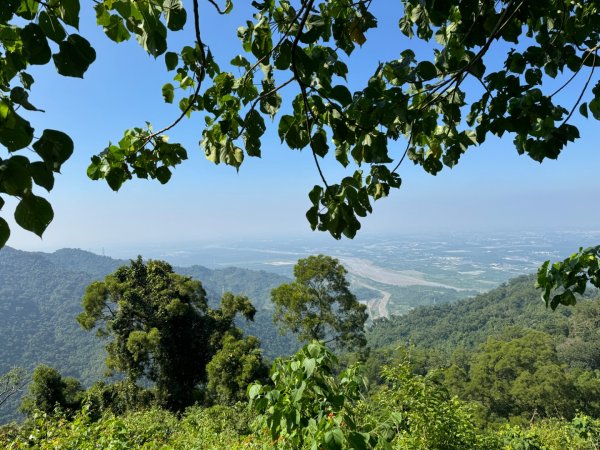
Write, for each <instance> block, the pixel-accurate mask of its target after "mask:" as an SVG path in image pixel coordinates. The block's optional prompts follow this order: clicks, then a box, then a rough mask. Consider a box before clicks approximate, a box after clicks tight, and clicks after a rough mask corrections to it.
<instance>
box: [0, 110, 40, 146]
mask: <svg viewBox="0 0 600 450" xmlns="http://www.w3.org/2000/svg"><path fill="white" fill-rule="evenodd" d="M32 140H33V128H32V127H31V125H30V124H29V122H28V121H26V120H25V119H23V118H22V117H21V116H19V115H18V114H17V113H16V112H14V111H13V109H12V106H11V105H10V104H9V103H8V100H4V99H3V100H1V101H0V144H2V145H4V146H5V147H6V149H7V150H8V151H9V152H14V151H16V150H20V149H22V148H25V147H27V146H28V145H29V144H30V143H31V141H32Z"/></svg>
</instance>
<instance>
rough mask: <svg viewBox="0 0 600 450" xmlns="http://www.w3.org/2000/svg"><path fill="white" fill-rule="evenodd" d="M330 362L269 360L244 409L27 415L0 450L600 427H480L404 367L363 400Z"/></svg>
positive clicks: (446, 440) (410, 444) (365, 444)
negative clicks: (267, 372)
mask: <svg viewBox="0 0 600 450" xmlns="http://www.w3.org/2000/svg"><path fill="white" fill-rule="evenodd" d="M337 371H338V367H337V361H336V358H335V356H334V355H333V354H332V353H331V352H330V351H329V350H327V348H326V347H324V346H323V345H322V344H320V343H318V342H313V343H311V344H308V345H307V346H305V347H304V348H303V349H301V350H300V351H299V352H298V353H297V354H296V355H294V356H293V357H291V358H288V359H283V360H281V359H280V360H277V361H276V362H275V364H274V365H273V368H272V370H271V383H270V384H254V385H252V386H251V387H250V388H249V395H250V398H251V400H250V406H251V408H250V409H249V408H248V407H247V406H246V405H244V404H242V403H238V404H237V405H235V406H214V407H211V408H200V407H196V406H194V407H191V408H188V409H187V410H186V411H185V413H184V414H183V415H182V416H181V417H180V418H178V417H176V416H175V415H173V414H172V413H170V412H167V411H165V410H162V409H149V410H145V411H138V412H129V413H127V414H125V415H114V414H112V413H106V414H104V415H103V416H101V417H99V418H97V417H94V414H92V411H91V405H90V404H89V403H86V404H85V405H84V407H83V409H82V410H81V411H80V412H78V413H77V414H76V415H75V416H74V417H73V418H72V419H69V418H66V417H65V416H62V415H61V414H60V412H58V413H57V414H54V415H48V414H44V413H36V414H34V415H33V416H32V417H31V419H30V420H29V421H27V422H25V423H24V424H23V425H21V426H16V425H9V426H5V427H2V428H0V445H1V446H2V447H3V448H7V449H17V448H38V449H50V448H61V449H94V448H114V449H129V448H148V449H150V448H161V449H195V448H206V449H222V448H233V449H244V448H253V449H271V448H280V449H301V448H302V449H328V450H332V449H372V448H382V449H386V448H387V449H425V448H427V449H432V450H436V449H439V450H441V449H465V448H469V449H489V450H494V449H498V450H500V449H522V448H529V449H539V450H542V449H556V450H558V449H564V448H569V449H573V450H577V449H581V450H583V449H591V448H596V446H597V445H598V444H599V443H600V421H598V420H595V419H591V418H589V417H586V416H582V415H579V416H577V417H575V419H573V420H572V421H571V422H565V421H561V420H557V419H550V420H542V421H539V422H536V423H535V424H534V425H532V426H531V427H527V428H520V427H518V426H509V425H506V426H504V427H502V428H500V429H495V430H494V429H483V430H482V429H480V428H479V427H477V426H476V425H475V423H474V419H473V413H472V410H471V408H470V407H469V406H468V405H466V404H464V403H462V402H460V401H459V400H457V399H456V398H455V397H451V396H450V395H449V394H448V392H447V391H446V390H445V389H444V388H443V387H442V386H441V385H440V384H439V383H438V382H437V381H436V379H435V376H421V375H416V374H414V373H413V372H412V371H411V369H410V367H409V366H408V365H406V364H400V365H398V366H391V367H388V368H386V369H384V371H383V376H384V379H385V384H384V385H383V386H382V387H381V388H379V389H378V390H375V391H372V392H369V391H368V390H367V389H366V386H365V383H364V378H363V377H362V376H361V369H360V366H352V367H350V368H348V369H346V370H344V371H342V372H341V373H339V374H338V375H336V373H337Z"/></svg>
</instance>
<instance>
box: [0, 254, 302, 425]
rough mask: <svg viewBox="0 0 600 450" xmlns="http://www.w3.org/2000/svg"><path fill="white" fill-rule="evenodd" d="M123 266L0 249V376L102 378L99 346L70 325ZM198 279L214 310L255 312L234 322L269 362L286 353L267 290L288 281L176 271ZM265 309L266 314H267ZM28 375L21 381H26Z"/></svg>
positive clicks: (6, 411) (288, 342) (9, 404)
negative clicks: (96, 288) (232, 300)
mask: <svg viewBox="0 0 600 450" xmlns="http://www.w3.org/2000/svg"><path fill="white" fill-rule="evenodd" d="M125 263H126V261H123V260H116V259H112V258H108V257H104V256H99V255H94V254H92V253H89V252H85V251H81V250H74V249H63V250H58V251H57V252H54V253H32V252H23V251H18V250H14V249H11V248H9V247H4V248H3V249H2V250H0V342H1V343H2V345H0V375H1V374H4V373H6V372H8V371H9V370H10V369H11V368H12V367H13V366H20V367H23V369H25V370H26V372H28V373H29V374H31V373H32V371H33V369H34V368H35V367H36V366H37V365H39V364H46V365H48V366H51V367H53V368H55V369H57V370H58V371H59V372H60V373H61V374H62V375H63V376H65V377H75V378H77V379H78V380H80V381H81V382H82V384H83V385H84V386H86V387H88V386H90V385H92V384H93V383H94V382H96V381H98V380H100V379H102V378H103V374H104V363H103V360H104V358H105V357H106V355H105V352H104V348H103V347H104V344H103V342H102V341H101V340H99V339H97V338H95V337H94V335H93V333H87V332H85V331H84V330H83V329H82V328H81V327H80V326H79V325H78V324H77V322H76V320H75V318H76V316H77V314H79V313H80V312H81V298H82V296H83V294H84V292H85V287H86V286H87V285H89V284H90V283H92V282H93V281H95V280H98V279H101V278H104V277H105V276H106V275H107V274H109V273H111V272H114V271H115V270H116V269H117V268H118V267H119V266H121V265H123V264H125ZM177 272H179V273H182V274H185V275H189V276H192V277H194V278H196V279H200V280H202V282H203V287H204V289H205V290H206V292H207V297H208V304H209V307H211V308H218V305H219V299H220V298H221V295H222V293H223V292H226V291H232V292H234V293H235V294H236V295H246V296H248V297H249V298H251V299H252V301H253V303H255V305H256V307H257V309H258V311H257V314H256V316H255V321H254V322H249V323H248V322H247V321H245V320H243V321H241V322H239V323H238V326H240V327H242V328H243V329H244V330H245V331H246V333H248V334H251V335H255V336H258V338H259V339H260V340H261V341H262V348H263V354H264V355H265V356H267V357H269V358H271V359H273V358H275V357H276V356H278V355H283V354H289V353H293V352H294V351H295V350H296V349H297V348H298V344H297V341H296V340H295V338H294V337H293V336H291V335H287V336H280V335H279V333H278V332H277V329H276V327H274V326H273V324H272V306H271V300H270V293H271V289H272V288H274V287H276V286H278V285H279V284H281V283H285V282H289V279H288V278H285V277H282V276H279V275H275V274H272V273H268V272H258V271H251V270H245V269H239V268H225V269H218V270H210V269H207V268H205V267H201V266H192V267H185V268H177ZM269 308H270V309H269ZM30 379H31V376H30V375H29V376H27V377H25V381H27V380H30ZM22 394H23V391H19V392H17V393H16V394H15V395H13V396H11V397H10V398H9V399H8V400H7V401H6V403H5V404H4V405H2V406H1V407H0V423H4V422H5V421H7V420H10V419H11V418H15V417H16V416H15V414H16V411H17V409H18V405H19V404H20V402H21V396H22Z"/></svg>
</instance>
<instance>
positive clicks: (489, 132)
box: [0, 0, 600, 307]
mask: <svg viewBox="0 0 600 450" xmlns="http://www.w3.org/2000/svg"><path fill="white" fill-rule="evenodd" d="M372 3H373V2H372V1H371V0H364V1H357V2H351V1H349V0H309V1H302V2H299V3H298V4H295V3H294V2H291V1H289V0H265V1H262V2H260V1H254V2H252V7H253V8H254V10H255V11H254V12H255V13H254V15H253V16H252V18H251V19H250V20H247V21H246V22H245V25H244V26H242V27H240V28H239V29H238V36H239V38H240V41H241V48H240V54H237V55H223V54H213V53H212V52H211V49H210V42H211V41H214V40H215V39H219V37H214V36H208V37H207V36H203V35H202V33H201V22H202V19H203V18H204V17H206V11H205V8H202V6H207V7H208V8H210V9H215V10H216V11H217V12H218V14H220V15H223V14H230V13H231V12H232V11H233V10H234V5H233V2H232V1H231V0H225V1H224V2H223V3H222V4H220V3H219V2H217V1H214V0H209V2H207V3H203V4H202V5H201V4H200V2H199V0H193V1H192V2H191V5H190V6H188V9H186V8H185V7H184V5H183V2H182V1H181V0H169V1H162V0H145V1H134V0H117V1H115V0H102V1H97V2H95V5H94V9H95V12H96V21H97V24H98V25H99V26H101V27H102V28H103V30H104V32H105V34H106V35H107V37H108V38H109V39H111V40H112V41H114V42H115V43H120V42H123V41H126V40H128V39H130V38H131V36H135V38H136V39H137V41H138V42H139V43H140V45H141V46H142V48H143V49H144V50H145V51H146V52H147V53H149V54H150V55H152V56H154V57H155V58H158V57H159V56H164V64H165V66H166V69H167V71H169V72H174V75H173V79H172V82H169V83H166V84H165V85H163V86H162V88H161V92H162V95H163V97H164V100H165V102H166V103H169V104H170V103H174V102H176V103H177V104H178V106H179V111H178V112H177V113H176V115H175V118H174V120H173V122H172V123H170V124H167V125H165V126H163V127H161V128H160V129H159V130H158V131H154V129H153V127H152V125H150V124H148V125H147V126H144V127H132V128H130V129H128V130H126V131H125V132H124V133H123V137H122V138H121V139H119V140H118V142H116V143H109V145H108V146H107V147H106V148H105V149H104V150H103V151H101V152H100V153H99V154H98V155H96V156H94V157H93V158H92V162H91V164H90V166H89V168H88V172H87V173H88V176H89V177H90V178H91V179H94V180H98V179H104V180H106V182H107V183H108V185H109V186H110V188H111V189H113V190H118V189H119V188H120V187H121V186H122V185H123V183H124V182H126V181H127V180H130V179H132V178H134V177H137V178H151V179H157V180H158V181H159V182H160V183H166V182H168V181H169V179H170V178H171V175H172V169H173V168H174V167H175V166H177V165H178V164H180V163H181V162H183V161H184V160H185V159H187V157H188V150H187V149H185V148H184V147H183V146H182V145H181V144H179V143H172V142H169V140H168V137H167V136H166V135H165V134H164V133H166V132H167V131H169V130H171V129H172V128H174V127H175V126H177V124H179V123H180V122H181V121H182V120H183V119H184V118H185V117H192V116H194V117H196V116H198V115H201V116H203V121H202V123H203V125H202V127H203V128H202V132H201V137H200V139H199V140H200V146H201V148H202V150H203V151H204V153H205V155H206V157H207V158H208V159H209V160H210V161H212V162H214V163H215V164H220V163H224V164H227V165H230V166H233V167H235V168H236V169H237V170H239V169H240V167H241V165H242V163H243V161H244V158H246V157H260V155H261V151H262V149H261V139H262V137H263V136H264V135H265V133H266V132H267V130H268V127H269V125H268V124H269V123H272V128H273V130H277V133H278V135H279V137H280V138H281V141H282V143H285V144H286V145H287V146H288V147H289V148H290V149H294V150H302V149H306V150H307V151H310V152H311V153H312V156H313V159H314V161H315V164H316V169H317V171H318V173H319V175H320V178H321V181H322V184H321V185H316V186H314V187H313V188H312V189H311V191H310V194H309V199H310V202H311V204H312V206H311V207H310V209H309V210H308V211H307V213H306V217H307V219H308V221H309V222H310V226H311V227H312V229H318V230H320V231H326V232H329V233H330V234H331V235H332V236H333V237H335V238H336V239H339V238H341V236H342V235H344V236H347V237H349V238H352V237H354V236H355V234H356V233H357V231H358V230H359V229H360V227H361V224H360V219H361V218H363V217H365V216H366V215H367V214H369V213H371V212H372V210H373V207H372V202H373V201H375V200H378V199H380V198H382V197H385V196H387V195H388V194H389V193H390V191H391V189H397V188H399V187H400V185H401V177H400V174H399V172H398V171H399V168H400V165H401V164H402V163H403V161H405V160H406V159H409V160H411V161H412V162H413V163H414V164H416V165H419V166H421V167H422V168H423V169H424V170H425V171H426V172H428V173H430V174H432V175H436V174H437V173H438V172H440V171H441V170H442V169H443V167H444V166H447V167H453V166H455V165H456V164H458V163H459V161H460V158H461V156H462V155H463V154H464V153H465V152H466V151H467V150H468V149H469V148H471V147H474V146H478V145H481V144H483V143H484V142H485V141H486V140H487V139H488V137H490V136H498V137H503V136H505V135H510V136H512V137H513V143H514V146H515V149H516V150H517V152H518V153H519V154H527V155H528V156H529V157H530V158H532V159H534V160H535V161H539V162H542V161H544V160H546V159H556V158H558V156H559V155H560V154H561V152H562V151H563V150H564V148H565V146H566V145H567V144H568V143H569V142H573V141H575V140H576V139H578V138H579V137H580V133H579V129H578V128H577V126H576V125H574V124H573V123H572V119H573V115H574V113H575V111H576V110H577V111H578V112H579V114H580V115H581V116H583V117H585V118H587V117H588V116H589V115H590V114H591V115H592V116H593V117H594V118H595V119H600V81H597V77H598V74H597V72H596V67H597V66H598V65H600V59H599V57H598V49H599V48H600V44H598V42H599V41H600V39H599V35H600V12H599V3H598V1H597V0H594V1H583V0H575V1H570V2H564V1H563V0H543V1H540V0H520V1H517V0H503V1H495V0H482V1H478V2H473V1H471V0H460V1H455V2H449V1H445V2H440V1H434V0H426V1H417V0H403V1H402V6H401V7H399V6H388V7H387V10H386V14H389V15H392V16H394V15H395V16H396V18H397V23H398V28H397V30H396V34H395V35H394V36H389V39H387V42H388V43H390V44H391V43H394V44H395V45H396V46H397V54H398V57H397V58H395V59H392V60H389V61H380V58H378V57H377V55H372V56H373V57H374V58H373V60H372V61H366V62H365V63H364V64H365V65H368V64H372V66H373V67H372V76H370V77H369V79H368V80H367V81H366V83H365V84H364V85H363V86H359V87H358V89H356V90H355V91H354V92H352V91H351V90H350V89H349V87H348V83H347V77H348V75H349V73H350V71H351V70H354V69H353V68H352V65H351V64H350V58H355V57H356V55H357V54H358V52H359V47H360V46H362V45H363V44H364V43H365V42H366V41H367V39H368V37H369V32H370V31H371V30H373V29H374V28H376V27H377V26H378V18H377V17H376V16H375V15H374V14H373V12H372ZM190 13H191V14H190ZM188 15H191V16H193V25H192V27H193V33H192V36H193V39H192V42H190V44H191V45H186V46H184V47H183V48H181V49H173V48H169V47H168V44H167V42H168V35H169V33H172V32H178V31H181V30H184V29H185V28H186V25H187V22H188V21H187V18H188ZM79 17H80V3H79V0H48V1H46V2H42V1H37V0H36V1H34V0H9V1H6V2H4V4H3V6H2V9H1V11H0V91H1V92H0V146H2V148H3V150H4V153H5V154H3V155H1V156H0V209H1V208H2V207H3V206H4V204H5V200H4V198H3V196H4V197H6V196H8V197H13V198H15V199H16V201H17V206H16V208H15V211H14V218H15V221H16V223H17V224H18V225H19V226H21V227H23V228H24V229H26V230H29V231H32V232H34V233H36V234H37V235H39V236H41V235H42V233H43V232H44V230H45V229H46V227H47V226H48V225H49V223H50V222H51V221H52V219H53V217H54V212H53V210H52V206H51V205H50V204H49V203H48V201H47V200H45V199H44V198H43V197H41V196H39V195H38V194H36V193H35V192H34V191H35V190H36V189H37V188H35V187H34V185H37V186H39V187H41V188H43V189H45V190H47V191H50V190H51V189H52V188H53V186H54V176H55V173H58V172H59V171H60V168H61V166H62V164H63V163H64V162H65V161H66V160H68V158H69V157H70V156H71V154H72V153H73V151H74V143H73V141H72V140H71V138H70V137H69V136H68V135H67V134H65V133H64V132H62V131H58V130H50V129H47V130H43V131H42V132H41V133H39V132H38V133H35V130H34V129H33V128H32V127H31V125H30V122H29V121H28V120H27V119H26V118H25V117H24V116H25V115H29V114H39V113H40V112H41V111H42V110H41V109H40V108H38V107H36V106H34V104H33V103H32V101H30V96H32V95H33V93H34V92H33V90H32V85H33V83H34V79H33V77H32V76H31V75H30V74H29V73H28V72H27V69H28V67H30V66H32V65H45V64H50V63H51V61H52V63H53V64H54V66H55V67H56V70H57V71H58V73H59V74H60V75H62V76H67V77H83V76H84V74H85V72H86V71H87V70H88V68H89V67H90V65H91V64H92V63H94V61H95V59H96V53H95V50H94V49H93V47H92V45H91V44H90V43H89V42H88V41H87V40H86V38H85V37H83V36H81V35H79V34H77V33H76V31H77V30H78V28H79ZM411 40H418V41H421V43H424V44H425V47H427V48H430V49H431V51H429V52H421V53H419V54H417V53H415V52H414V51H413V50H412V48H415V47H418V46H415V44H414V42H411ZM507 48H510V50H508V51H507V50H506V49H507ZM567 91H568V93H567ZM176 92H181V95H179V96H178V97H177V98H176ZM284 99H286V101H287V100H288V99H289V100H291V104H290V105H284ZM573 99H575V100H573ZM38 136H39V137H38ZM402 149H404V150H402ZM26 150H30V151H31V154H27V156H25V155H24V154H23V153H25V151H26ZM327 157H329V158H332V159H333V158H334V159H335V160H336V161H337V162H338V163H339V164H340V165H341V166H343V167H344V168H345V169H346V171H347V172H346V176H344V177H343V178H342V179H341V180H338V181H335V180H334V181H331V180H328V179H327V174H325V173H324V171H323V170H322V167H321V161H322V160H323V159H324V158H327ZM9 236H10V229H9V226H8V223H7V222H6V220H5V219H3V218H2V217H0V248H1V247H2V246H4V245H5V243H6V242H7V240H8V238H9ZM595 280H596V281H595ZM563 281H564V282H565V283H567V284H562V283H563ZM571 281H573V280H569V279H566V280H565V279H564V277H562V278H561V277H557V276H553V275H552V274H551V277H550V279H548V283H549V284H546V282H545V279H543V278H542V279H541V281H540V284H541V286H542V287H543V288H544V289H546V290H547V289H548V287H550V289H552V286H553V283H554V285H556V286H562V287H563V288H564V289H565V292H564V293H563V294H561V295H562V296H561V297H555V298H554V300H553V302H552V305H553V307H555V305H556V304H557V303H564V304H571V303H573V297H572V292H571V286H570V285H568V283H570V282H571ZM589 281H590V282H592V283H593V284H594V283H596V284H598V283H597V278H594V277H591V278H590V279H589ZM576 282H577V283H579V282H580V281H579V280H576ZM580 286H582V284H578V288H577V290H575V292H578V291H579V290H581V289H580ZM544 299H545V300H546V301H547V302H548V301H549V294H548V293H547V291H545V294H544Z"/></svg>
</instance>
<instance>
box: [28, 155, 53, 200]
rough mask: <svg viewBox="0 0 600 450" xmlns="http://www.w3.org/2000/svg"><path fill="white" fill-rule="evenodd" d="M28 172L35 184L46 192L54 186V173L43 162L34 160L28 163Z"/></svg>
mask: <svg viewBox="0 0 600 450" xmlns="http://www.w3.org/2000/svg"><path fill="white" fill-rule="evenodd" d="M29 174H30V175H31V178H33V181H34V182H35V184H37V185H38V186H41V187H43V188H44V189H46V190H47V191H48V192H49V191H51V190H52V188H53V187H54V174H53V173H52V170H50V169H48V166H46V164H44V163H43V162H41V161H35V162H32V163H31V164H29Z"/></svg>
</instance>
